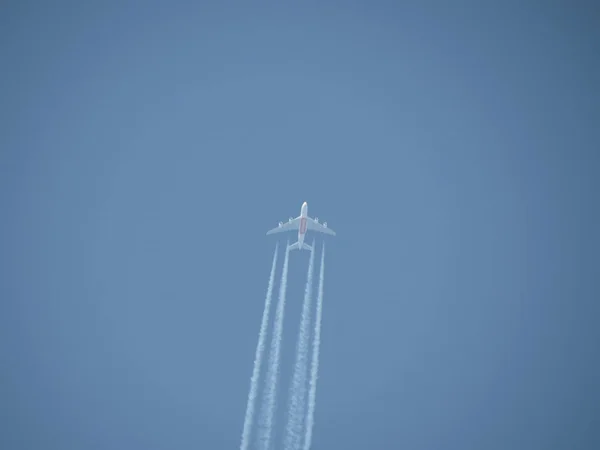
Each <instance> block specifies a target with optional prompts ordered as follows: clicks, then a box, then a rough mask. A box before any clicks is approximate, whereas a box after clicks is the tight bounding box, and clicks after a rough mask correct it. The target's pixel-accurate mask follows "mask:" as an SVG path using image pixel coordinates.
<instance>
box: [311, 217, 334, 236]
mask: <svg viewBox="0 0 600 450" xmlns="http://www.w3.org/2000/svg"><path fill="white" fill-rule="evenodd" d="M306 225H307V226H306V228H307V229H309V230H312V231H316V232H319V233H325V234H329V235H331V236H335V231H333V230H332V229H331V228H327V227H326V226H324V225H322V224H320V223H319V222H317V221H316V220H315V219H312V218H310V217H307V218H306Z"/></svg>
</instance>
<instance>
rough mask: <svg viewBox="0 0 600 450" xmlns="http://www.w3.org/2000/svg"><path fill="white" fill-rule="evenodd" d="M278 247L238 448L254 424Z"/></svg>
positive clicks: (247, 441) (247, 442) (243, 445)
mask: <svg viewBox="0 0 600 450" xmlns="http://www.w3.org/2000/svg"><path fill="white" fill-rule="evenodd" d="M278 248H279V245H278V244H275V253H274V254H273V264H272V265H271V275H270V276H269V285H268V286H267V296H266V298H265V309H264V310H263V314H262V320H261V322H260V331H259V333H258V343H257V344H256V353H255V355H254V368H253V369H252V378H251V379H250V392H249V393H248V404H247V405H246V416H245V417H244V430H243V431H242V443H241V445H240V450H248V446H249V445H250V430H251V429H252V425H253V424H254V406H255V403H256V392H257V390H258V379H259V376H260V368H261V366H262V360H263V356H264V354H265V339H266V337H267V327H268V326H269V311H270V310H271V299H272V298H273V284H274V281H275V266H276V265H277V250H278Z"/></svg>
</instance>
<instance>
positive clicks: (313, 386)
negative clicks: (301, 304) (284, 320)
mask: <svg viewBox="0 0 600 450" xmlns="http://www.w3.org/2000/svg"><path fill="white" fill-rule="evenodd" d="M324 278H325V243H323V250H322V251H321V268H320V271H319V292H318V294H317V317H316V319H315V337H314V341H313V351H312V361H311V366H310V382H309V388H310V389H309V391H308V413H307V415H306V432H305V435H304V450H310V444H311V440H312V432H313V426H314V422H315V406H316V399H317V378H318V375H319V347H320V346H321V316H322V314H323V280H324Z"/></svg>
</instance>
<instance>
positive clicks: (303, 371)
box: [284, 243, 315, 450]
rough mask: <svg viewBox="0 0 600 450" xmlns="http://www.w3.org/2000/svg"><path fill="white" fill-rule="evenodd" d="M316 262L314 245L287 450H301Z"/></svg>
mask: <svg viewBox="0 0 600 450" xmlns="http://www.w3.org/2000/svg"><path fill="white" fill-rule="evenodd" d="M314 260H315V252H314V243H313V249H312V250H311V251H310V259H309V263H308V275H307V279H306V288H305V291H304V302H303V303H302V316H301V318H300V330H299V331H298V341H297V344H296V361H295V364H294V375H293V378H292V385H291V388H290V409H289V413H288V414H289V415H288V422H287V427H286V436H285V441H284V449H285V450H300V444H301V439H302V435H301V433H302V425H303V422H304V415H305V414H306V411H305V409H306V376H307V371H308V350H309V348H308V346H309V339H310V306H311V302H312V284H313V266H314Z"/></svg>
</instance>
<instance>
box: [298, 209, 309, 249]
mask: <svg viewBox="0 0 600 450" xmlns="http://www.w3.org/2000/svg"><path fill="white" fill-rule="evenodd" d="M307 217H308V203H306V202H304V203H302V208H300V225H299V226H298V246H299V247H300V248H302V244H304V237H305V236H306V218H307Z"/></svg>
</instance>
